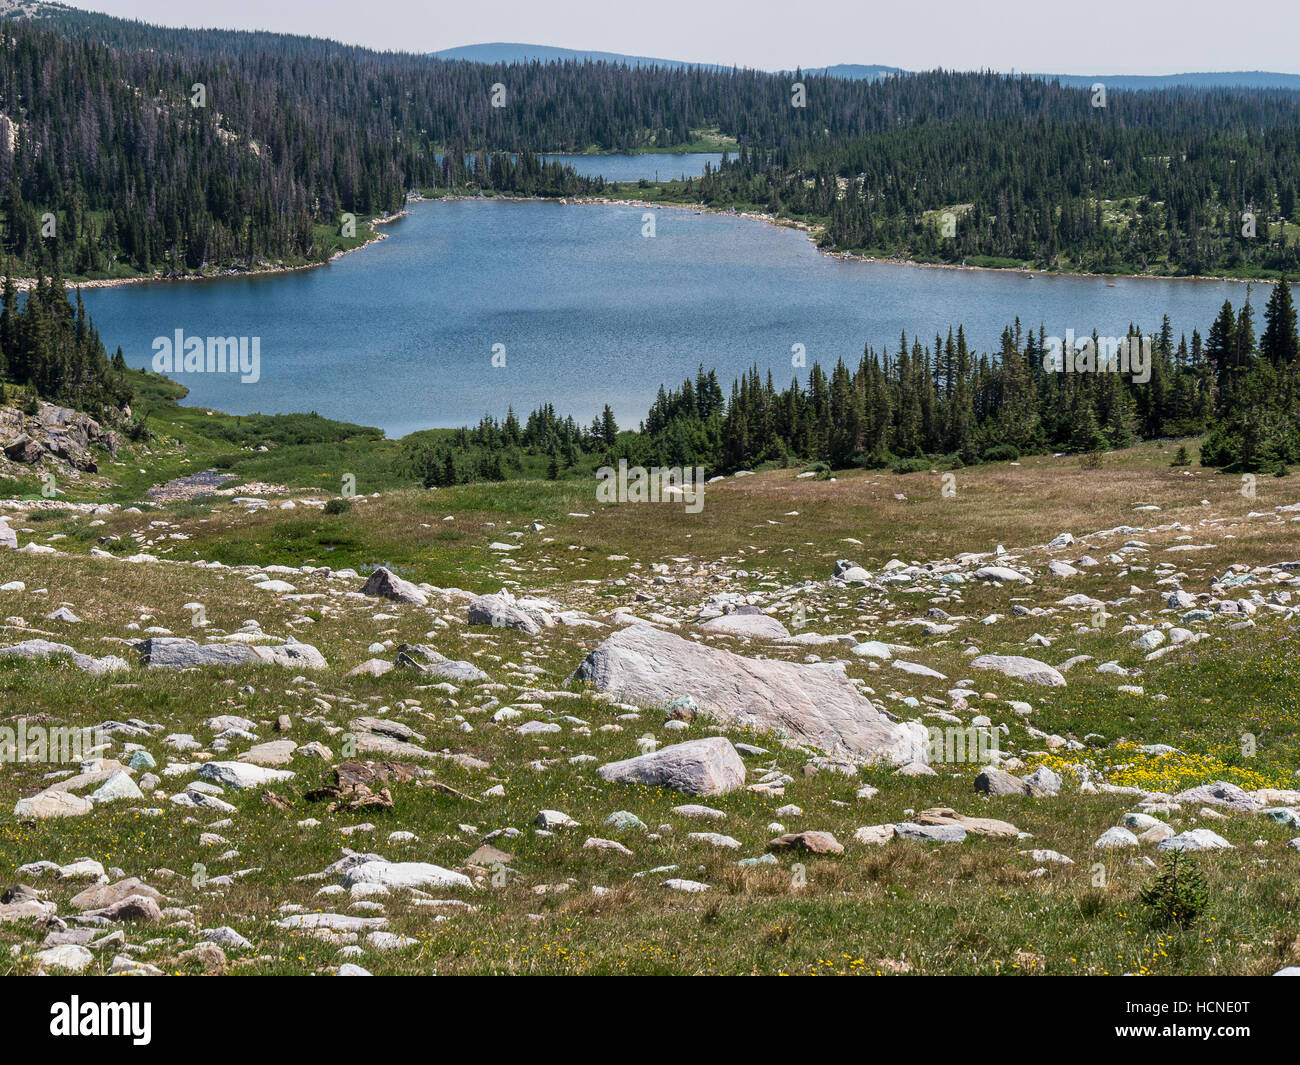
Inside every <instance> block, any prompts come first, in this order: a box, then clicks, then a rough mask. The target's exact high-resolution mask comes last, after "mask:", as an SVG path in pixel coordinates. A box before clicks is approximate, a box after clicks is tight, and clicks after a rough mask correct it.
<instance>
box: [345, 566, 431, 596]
mask: <svg viewBox="0 0 1300 1065" xmlns="http://www.w3.org/2000/svg"><path fill="white" fill-rule="evenodd" d="M361 593H362V594H363V595H375V596H382V597H383V598H385V599H392V600H394V601H396V602H398V603H410V604H411V605H413V606H428V605H429V597H428V596H427V595H425V594H424V593H423V592H422V591H420V589H419V588H417V587H416V586H415V585H414V584H412V583H411V582H410V581H407V580H403V579H402V578H401V577H399V576H397V574H395V573H393V572H392V571H390V570H387V569H385V568H384V567H383V566H380V567H379V568H378V569H377V570H375V572H374V573H372V574H371V575H370V577H369V578H368V579H367V580H366V583H365V584H363V585H362V586H361Z"/></svg>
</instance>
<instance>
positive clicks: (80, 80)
mask: <svg viewBox="0 0 1300 1065" xmlns="http://www.w3.org/2000/svg"><path fill="white" fill-rule="evenodd" d="M50 11H51V12H52V13H50V14H49V15H48V16H47V17H44V18H40V19H36V20H30V19H19V18H13V19H6V20H4V21H3V23H2V27H3V28H2V29H0V34H3V42H4V45H5V47H4V48H3V49H0V115H2V116H3V117H0V127H2V128H0V134H3V135H2V136H0V172H2V174H3V181H0V211H3V215H4V225H3V230H2V231H0V241H2V242H3V245H4V250H5V251H6V253H7V254H8V255H9V256H10V257H12V259H13V260H14V262H15V264H16V268H21V269H23V270H26V271H27V272H29V273H31V272H35V269H36V267H37V266H39V265H41V264H45V265H52V260H54V259H55V258H57V259H58V260H59V267H60V269H62V270H63V271H64V272H65V273H66V274H67V275H68V276H70V277H93V276H113V275H125V274H133V273H155V272H158V273H164V274H169V275H172V274H181V273H192V272H197V271H203V270H205V269H206V270H210V269H212V268H216V267H235V268H256V267H258V266H262V265H267V264H273V263H302V262H313V261H320V260H322V259H324V258H326V257H327V256H328V255H329V254H330V253H332V252H333V251H335V250H338V249H339V247H340V246H341V245H340V236H339V234H340V229H341V226H342V222H341V219H342V216H343V215H344V214H345V213H351V214H354V215H356V216H357V217H358V218H359V219H366V218H370V217H373V216H377V215H382V214H384V213H386V212H391V211H393V210H395V209H397V208H399V207H400V206H401V205H402V204H403V203H404V202H405V200H406V197H407V195H408V194H409V193H411V192H416V191H422V192H426V193H437V192H439V191H442V192H445V191H447V190H449V189H455V190H460V191H473V190H481V189H485V188H486V189H498V190H502V191H508V192H512V193H518V194H523V195H556V196H566V195H573V194H575V193H590V192H601V191H603V189H602V185H601V183H600V182H595V183H593V182H587V181H584V180H582V179H579V178H577V177H576V176H575V175H573V174H572V173H570V172H565V171H562V170H560V169H559V168H547V167H543V166H541V164H540V163H539V162H538V161H537V160H536V159H535V158H534V156H536V155H537V154H539V153H543V152H552V151H586V150H592V149H596V150H608V151H628V150H636V149H644V148H652V147H653V148H659V149H665V148H672V147H674V146H679V145H682V144H686V143H690V142H692V141H696V140H698V138H699V136H700V135H701V133H702V132H703V131H708V132H709V134H710V135H711V136H716V137H718V138H722V139H724V140H725V141H726V142H727V143H731V142H734V143H735V144H737V145H738V147H739V153H738V155H737V156H736V157H735V158H732V159H728V160H727V161H725V162H724V165H723V166H722V168H721V170H720V172H714V171H711V172H710V173H709V174H707V175H706V176H705V178H703V179H701V180H699V181H695V182H689V183H686V184H685V185H681V186H670V187H667V188H665V189H664V190H663V194H662V198H663V199H664V200H666V201H668V202H672V201H674V200H675V201H677V202H684V203H695V202H700V201H703V202H705V203H707V204H709V205H712V206H715V207H722V208H727V207H731V206H742V207H760V208H764V209H768V210H771V211H773V212H776V213H781V214H786V215H794V216H799V217H802V218H805V219H808V220H810V221H813V222H815V223H818V224H821V225H824V227H825V233H824V238H823V239H824V243H825V245H826V246H827V247H831V248H840V249H852V250H861V251H868V252H871V253H873V254H882V255H891V256H899V257H913V258H922V259H930V260H936V261H949V262H961V261H963V260H967V261H976V262H981V263H984V264H986V265H1020V264H1021V263H1030V264H1035V265H1036V266H1038V267H1039V268H1057V267H1059V268H1064V269H1071V270H1097V271H1132V272H1140V271H1144V270H1150V271H1153V272H1161V273H1207V274H1208V273H1216V272H1236V273H1245V274H1247V275H1254V276H1272V275H1276V274H1277V273H1278V272H1281V271H1284V270H1291V271H1293V272H1294V270H1295V268H1296V265H1297V264H1296V250H1295V249H1296V244H1297V241H1298V240H1300V230H1297V228H1296V226H1295V224H1294V222H1293V215H1294V214H1295V211H1296V181H1297V178H1296V175H1297V174H1298V173H1300V140H1298V138H1300V94H1297V93H1291V92H1285V91H1280V90H1267V91H1266V90H1259V91H1229V90H1213V91H1211V90H1205V91H1193V90H1166V91H1161V92H1122V91H1112V92H1110V93H1109V94H1108V95H1107V97H1106V99H1105V101H1104V102H1105V106H1094V104H1095V103H1096V102H1097V101H1096V99H1095V98H1094V94H1092V93H1091V92H1090V91H1089V90H1086V89H1079V88H1072V87H1064V86H1062V85H1060V84H1057V83H1053V82H1047V81H1043V80H1040V79H1035V78H1031V77H1006V76H1001V75H995V74H956V73H946V72H933V73H929V74H916V75H908V76H906V77H891V78H885V79H883V80H880V81H874V82H866V81H853V80H846V79H843V78H837V77H833V76H826V75H815V76H814V75H802V74H798V73H796V74H795V75H793V76H787V75H772V74H765V73H761V72H757V71H749V70H716V69H704V68H691V69H686V70H679V69H668V68H659V67H635V68H631V67H625V66H621V65H616V64H607V63H591V62H583V63H576V62H568V63H551V64H540V63H532V64H528V65H514V66H488V65H482V64H475V63H468V62H455V61H442V60H437V59H432V58H428V57H425V56H419V55H403V54H390V53H376V52H372V51H368V50H365V49H361V48H354V47H349V46H345V45H340V44H336V43H333V42H329V41H322V40H317V39H313V38H306V37H294V36H285V35H276V34H266V33H243V32H234V31H217V30H172V29H163V28H158V27H152V26H147V25H144V24H142V23H135V22H127V21H124V20H120V19H113V18H109V17H107V16H102V15H93V14H86V13H82V12H77V11H74V10H72V9H50ZM793 79H799V82H798V83H799V84H800V85H802V92H796V90H795V84H794V80H793ZM497 87H499V88H497ZM490 153H502V154H501V156H500V158H498V159H497V160H495V161H493V160H492V159H491V158H490ZM515 155H517V156H519V159H518V162H517V164H516V161H515V160H514V159H512V158H511V157H512V156H515ZM466 161H467V162H466ZM1248 212H1249V214H1250V215H1251V216H1252V218H1251V220H1250V222H1249V224H1247V222H1246V220H1245V216H1246V215H1247V213H1248ZM51 218H52V219H53V221H54V223H55V224H54V225H53V227H52V229H51V227H50V226H49V224H48V223H49V220H50V219H51Z"/></svg>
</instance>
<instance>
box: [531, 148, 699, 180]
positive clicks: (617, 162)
mask: <svg viewBox="0 0 1300 1065" xmlns="http://www.w3.org/2000/svg"><path fill="white" fill-rule="evenodd" d="M546 158H547V159H548V160H550V159H558V160H559V161H560V162H561V163H564V164H565V165H566V166H571V167H573V169H574V170H576V171H577V172H578V173H579V174H581V175H582V176H583V177H590V178H594V177H603V178H604V179H605V180H606V181H640V180H641V179H642V178H644V179H645V180H646V181H675V180H677V179H678V178H682V177H687V178H697V177H699V176H700V175H701V174H703V173H704V164H705V163H708V164H710V165H711V166H712V167H713V169H715V170H716V169H717V168H718V164H719V163H721V162H722V153H721V152H692V153H689V154H684V155H548V156H546Z"/></svg>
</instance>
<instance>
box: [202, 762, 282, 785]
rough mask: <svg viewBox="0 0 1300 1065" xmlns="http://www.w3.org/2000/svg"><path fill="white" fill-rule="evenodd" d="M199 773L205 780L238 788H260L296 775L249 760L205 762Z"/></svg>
mask: <svg viewBox="0 0 1300 1065" xmlns="http://www.w3.org/2000/svg"><path fill="white" fill-rule="evenodd" d="M198 775H199V777H200V778H201V779H203V780H210V781H212V782H213V783H215V784H221V785H224V786H225V787H229V788H235V789H236V790H240V789H244V788H260V787H263V786H265V785H267V784H272V783H274V782H275V781H278V780H292V779H293V776H294V774H293V772H292V771H291V770H288V769H268V768H267V767H266V766H260V765H251V764H249V763H247V762H204V763H203V765H201V766H199V770H198Z"/></svg>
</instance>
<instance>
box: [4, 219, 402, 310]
mask: <svg viewBox="0 0 1300 1065" xmlns="http://www.w3.org/2000/svg"><path fill="white" fill-rule="evenodd" d="M415 202H417V203H418V202H420V201H415ZM406 214H407V208H405V207H403V208H402V209H401V210H400V211H395V212H393V213H392V214H389V215H380V216H378V217H375V218H371V219H370V220H369V221H368V223H367V224H368V225H369V226H371V227H372V228H375V227H378V226H385V225H388V224H389V223H391V222H396V221H398V220H399V219H401V218H405V217H406ZM387 239H388V234H387V233H381V232H376V233H375V235H374V236H372V237H370V238H369V239H368V240H364V241H362V242H361V243H360V244H358V245H357V246H356V247H355V248H340V249H339V250H338V251H336V252H334V253H333V254H332V255H331V256H330V257H329V258H328V259H322V260H321V261H320V262H315V263H299V264H297V265H296V266H264V267H259V268H258V269H256V270H238V269H235V268H234V267H230V268H227V269H225V270H222V271H221V272H220V273H216V274H181V275H179V276H174V277H168V276H167V275H166V274H155V275H153V276H150V277H103V278H92V279H91V280H89V281H69V280H67V279H66V278H65V279H64V285H65V287H67V288H69V289H81V288H122V287H124V286H126V285H148V284H159V283H171V282H176V281H227V280H230V279H231V278H237V277H267V276H271V275H274V274H294V273H297V272H298V271H300V270H317V269H319V268H320V267H322V266H329V264H330V263H332V262H334V260H335V259H341V258H342V257H343V256H345V255H350V254H351V253H352V252H354V251H360V250H361V249H362V248H368V247H370V245H372V244H378V243H379V242H380V241H381V240H387ZM0 277H3V275H0ZM36 281H37V279H36V278H34V277H16V278H14V286H15V287H16V288H17V290H18V291H19V292H29V291H31V289H32V288H33V287H35V285H36Z"/></svg>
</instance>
